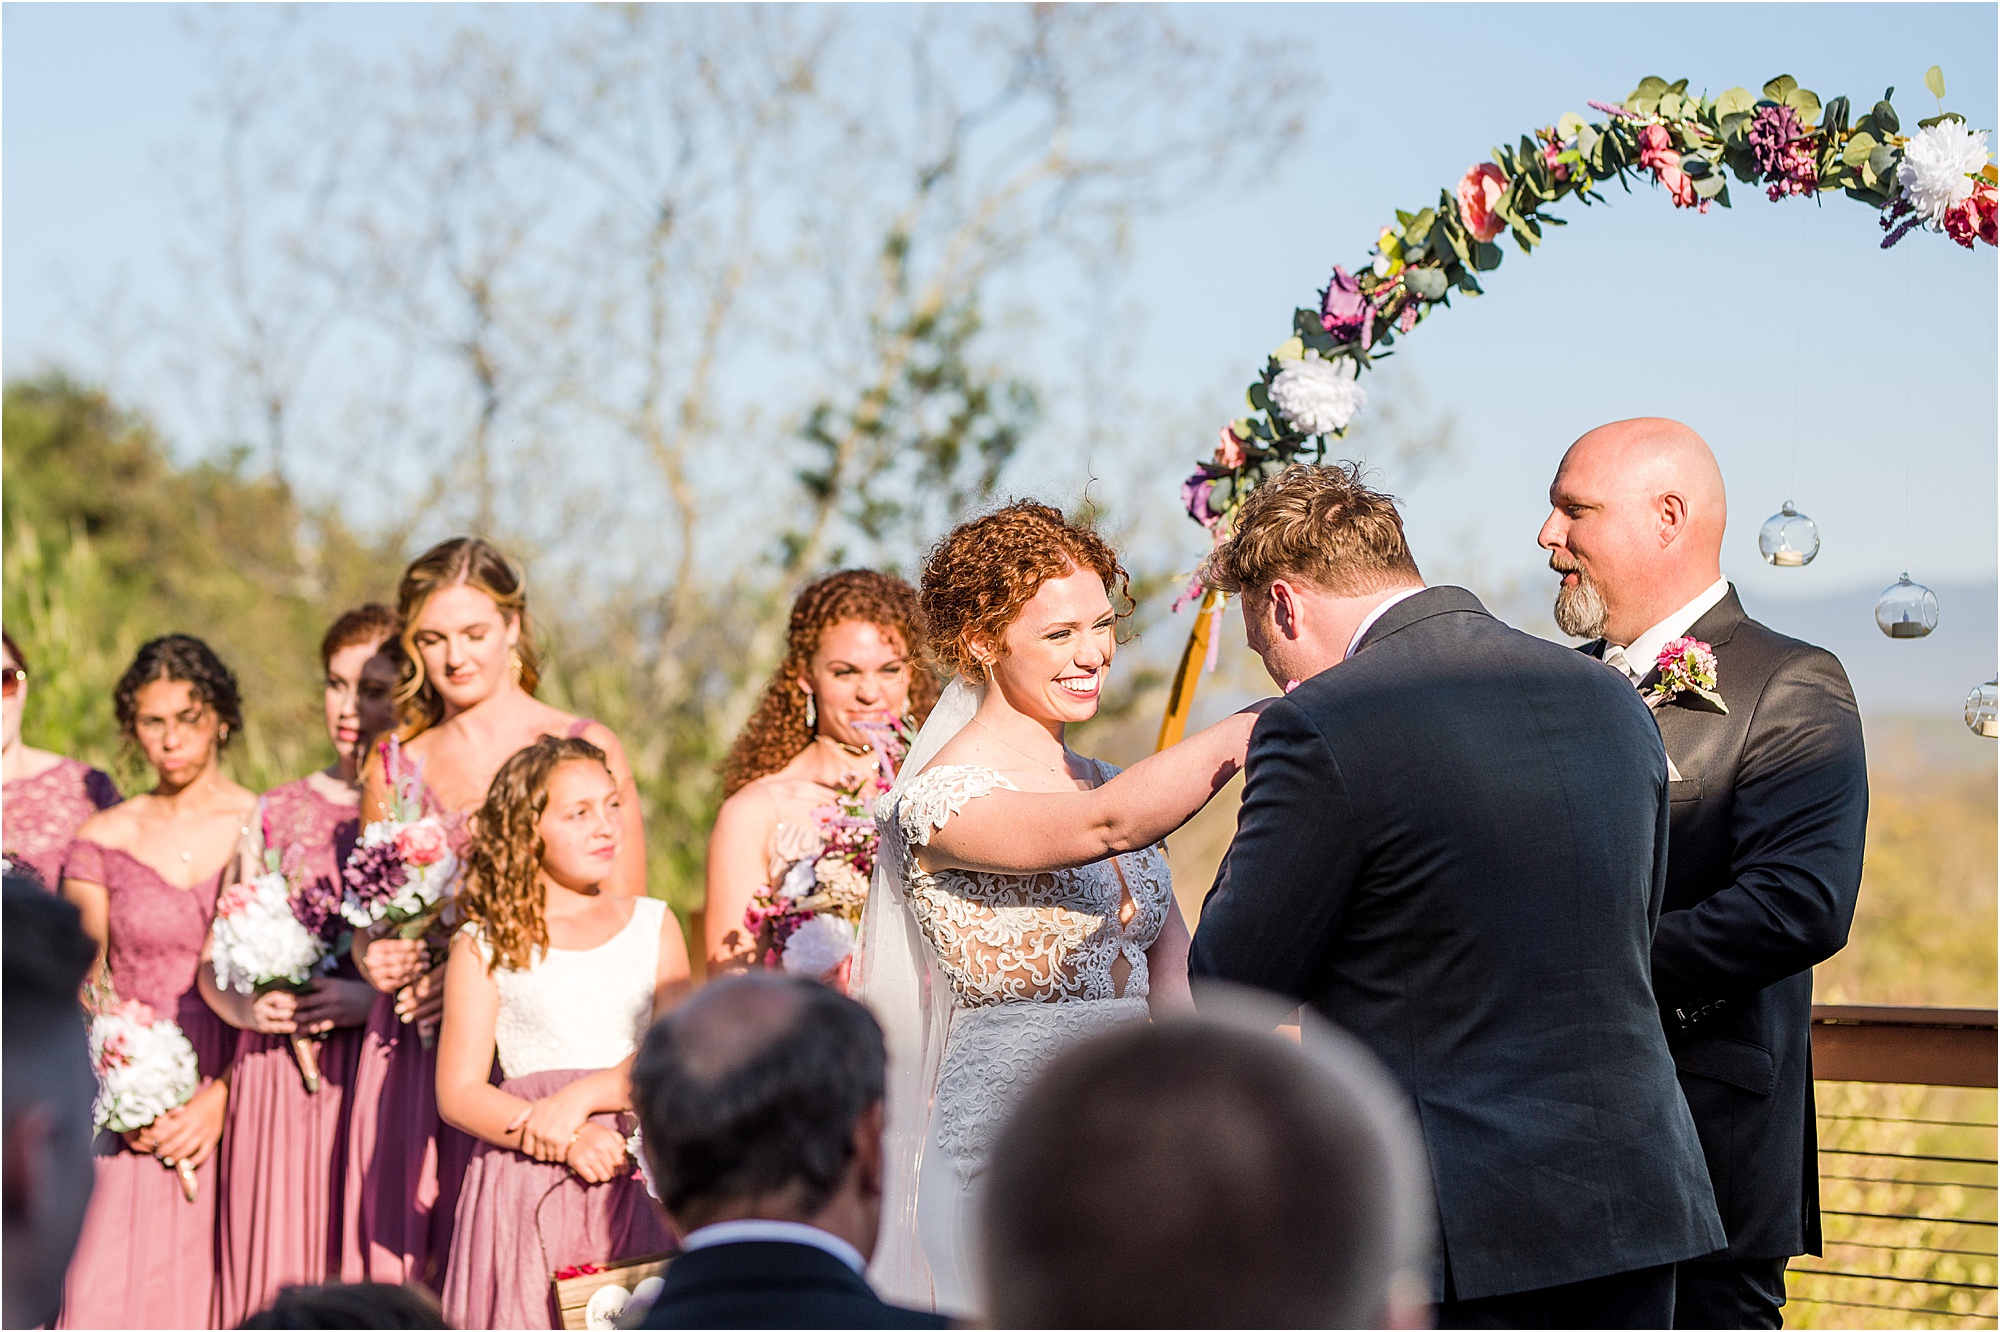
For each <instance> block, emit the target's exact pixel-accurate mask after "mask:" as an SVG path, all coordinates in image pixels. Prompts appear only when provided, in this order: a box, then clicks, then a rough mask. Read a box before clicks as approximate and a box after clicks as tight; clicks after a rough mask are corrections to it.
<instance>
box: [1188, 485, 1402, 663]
mask: <svg viewBox="0 0 2000 1332" xmlns="http://www.w3.org/2000/svg"><path fill="white" fill-rule="evenodd" d="M1201 576H1202V581H1203V582H1205V583H1206V584H1207V585H1208V586H1210V587H1212V588H1215V589H1217V590H1219V591H1223V592H1228V593H1232V594H1234V595H1236V596H1237V597H1238V598H1239V599H1240V600H1241V601H1242V603H1243V629H1244V634H1245V636H1246V637H1247V639H1248V640H1249V644H1250V650H1251V651H1253V652H1255V653H1256V654H1257V655H1258V656H1259V657H1261V658H1263V661H1264V669H1265V670H1267V671H1269V672H1270V673H1271V678H1272V679H1273V680H1274V681H1276V682H1277V683H1278V684H1279V685H1280V686H1281V687H1282V688H1284V689H1286V690H1287V691H1289V690H1290V689H1291V688H1292V686H1294V685H1296V684H1298V683H1300V682H1301V681H1304V680H1308V679H1311V678H1312V677H1313V676H1315V675H1318V674H1319V673H1320V672H1321V671H1323V670H1326V669H1327V668H1328V667H1330V666H1335V665H1338V664H1339V663H1340V662H1341V661H1343V660H1345V659H1346V658H1347V657H1348V656H1349V655H1351V654H1352V652H1353V650H1354V647H1355V646H1356V644H1358V643H1359V642H1360V640H1361V636H1362V634H1363V633H1364V632H1366V630H1367V629H1368V627H1369V626H1370V625H1371V624H1373V623H1374V621H1375V619H1376V618H1377V617H1378V616H1379V615H1380V614H1381V612H1382V611H1384V610H1386V609H1387V608H1388V607H1389V606H1390V605H1392V604H1394V603H1395V602H1396V601H1400V600H1401V599H1402V598H1404V597H1407V596H1412V595H1414V594H1415V593H1417V592H1420V591H1422V590H1423V587H1424V580H1423V575H1422V574H1421V573H1419V572H1418V570H1417V562H1416V560H1415V559H1414V558H1413V557H1412V556H1411V555H1410V547H1409V543H1408V542H1407V541H1406V540H1404V537H1403V520H1402V517H1401V515H1399V514H1398V513H1397V512H1396V501H1395V500H1394V499H1393V498H1392V497H1390V496H1388V495H1385V494H1383V493H1381V492H1380V491H1376V490H1371V489H1369V488H1368V487H1367V486H1365V485H1363V484H1362V482H1361V467H1360V464H1358V463H1337V464H1333V465H1329V466H1312V465H1308V464H1304V463H1296V464H1293V465H1292V466H1290V467H1287V468H1286V469H1285V470H1284V471H1282V472H1280V473H1278V474H1277V475H1276V476H1275V477H1273V478H1271V479H1270V480H1269V481H1266V482H1265V483H1264V484H1263V485H1261V486H1258V487H1257V488H1256V490H1254V491H1252V492H1251V494H1250V498H1249V499H1247V500H1245V501H1244V502H1243V507H1242V508H1241V509H1240V510H1238V512H1237V516H1236V528H1235V531H1234V532H1233V533H1232V534H1231V535H1230V536H1229V538H1228V539H1227V540H1225V541H1223V542H1222V543H1221V544H1220V545H1218V546H1217V547H1216V548H1215V550H1214V552H1213V553H1211V554H1210V555H1209V557H1208V560H1207V562H1206V563H1205V564H1204V565H1203V566H1202V575H1201Z"/></svg>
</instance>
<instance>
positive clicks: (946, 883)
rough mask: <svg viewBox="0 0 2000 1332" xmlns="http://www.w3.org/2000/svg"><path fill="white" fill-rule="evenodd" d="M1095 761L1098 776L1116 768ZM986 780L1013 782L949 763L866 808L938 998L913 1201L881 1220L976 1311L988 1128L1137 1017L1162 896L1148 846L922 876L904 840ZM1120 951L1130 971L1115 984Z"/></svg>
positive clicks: (939, 1289)
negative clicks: (893, 868)
mask: <svg viewBox="0 0 2000 1332" xmlns="http://www.w3.org/2000/svg"><path fill="white" fill-rule="evenodd" d="M1093 762H1095V761H1094V760H1093ZM1097 768H1098V780H1099V781H1100V782H1103V781H1106V780H1109V778H1110V777H1111V776H1112V775H1114V774H1115V773H1116V772H1117V771H1118V770H1117V769H1116V768H1114V767H1112V766H1111V765H1109V764H1106V763H1098V764H1097ZM1000 787H1005V788H1007V789H1010V790H1011V789H1015V788H1014V786H1013V783H1011V782H1009V781H1008V780H1007V778H1006V777H1004V776H1002V775H1001V774H1000V773H998V772H996V771H994V770H993V769H991V768H985V767H975V766H971V765H966V764H947V765H942V766H938V767H934V768H930V769H928V770H926V771H924V772H922V773H921V774H919V775H918V776H916V777H914V778H912V779H911V780H909V781H908V782H906V783H903V784H902V785H901V787H900V788H899V790H898V791H897V792H896V793H895V795H894V796H893V797H892V798H891V799H892V801H893V803H890V802H889V801H885V803H887V804H888V805H889V807H888V808H887V809H878V810H877V819H878V822H879V823H880V824H881V825H882V826H883V829H884V831H885V832H893V833H894V834H896V835H897V836H898V838H899V840H900V841H901V842H902V843H903V846H904V854H903V856H902V858H901V871H902V873H901V878H902V882H901V884H900V887H901V888H902V890H903V892H902V894H901V895H902V897H903V898H904V903H903V906H904V909H906V910H907V911H908V913H909V915H910V917H912V918H913V919H914V922H915V925H916V926H917V928H918V930H919V931H920V932H921V935H922V940H923V943H924V944H925V945H927V950H926V951H927V952H928V954H929V956H928V957H926V958H924V959H923V962H924V963H925V964H926V965H927V966H928V967H930V968H931V969H932V972H931V974H932V975H933V976H934V977H936V978H939V979H941V981H942V983H943V987H944V988H945V989H946V991H947V992H948V996H949V1007H948V1010H945V1011H946V1013H947V1016H946V1020H945V1021H944V1022H943V1023H942V1024H940V1025H942V1027H943V1035H942V1042H941V1054H940V1056H939V1057H938V1062H937V1066H936V1075H935V1084H934V1088H933V1091H932V1096H931V1098H930V1105H929V1114H928V1116H927V1119H928V1132H927V1133H926V1134H924V1135H923V1137H924V1147H923V1150H922V1152H921V1155H920V1158H919V1160H918V1163H917V1168H916V1171H915V1187H916V1199H915V1206H914V1208H913V1209H910V1208H903V1209H900V1218H899V1208H898V1206H897V1200H896V1199H895V1198H893V1197H891V1198H890V1199H889V1200H888V1201H889V1206H888V1208H887V1209H885V1213H886V1215H885V1225H886V1226H894V1225H897V1224H899V1222H900V1224H904V1225H908V1224H910V1223H911V1222H912V1221H913V1222H914V1225H915V1229H916V1232H917V1235H916V1238H917V1241H918V1243H920V1245H921V1249H922V1254H923V1257H924V1258H925V1259H927V1265H928V1267H929V1276H930V1285H931V1291H932V1295H933V1299H934V1302H935V1307H936V1308H938V1309H939V1310H940V1311H943V1312H947V1313H957V1314H969V1313H972V1312H974V1310H975V1309H976V1308H977V1292H976V1273H977V1268H976V1254H977V1243H976V1235H975V1233H974V1222H975V1215H976V1214H975V1209H976V1199H977V1196H978V1193H979V1187H980V1184H981V1175H982V1172H983V1171H984V1168H985V1164H986V1160H987V1156H988V1153H989V1152H990V1151H991V1149H992V1145H993V1140H994V1138H995V1136H996V1135H997V1134H998V1132H999V1130H1000V1128H1001V1125H1002V1124H1003V1123H1004V1122H1005V1120H1006V1118H1007V1114H1008V1112H1009V1111H1010V1110H1011V1109H1012V1108H1013V1107H1014V1105H1015V1103H1016V1102H1017V1101H1018V1100H1019V1098H1020V1096H1021V1094H1022V1092H1023V1091H1024V1090H1025V1089H1026V1087H1027V1085H1028V1083H1029V1082H1031V1081H1032V1080H1033V1078H1034V1077H1035V1075H1036V1074H1037V1073H1039V1072H1040V1071H1041V1070H1042V1069H1043V1068H1045V1067H1046V1066H1047V1065H1048V1063H1049V1062H1050V1061H1051V1060H1052V1059H1053V1058H1054V1057H1055V1056H1056V1054H1057V1053H1059V1052H1060V1051H1061V1050H1062V1049H1063V1048H1064V1047H1065V1046H1067V1045H1069V1044H1070V1043H1071V1042H1074V1041H1076V1040H1077V1039H1079V1038H1080V1037H1083V1036H1086V1035H1089V1034H1090V1033H1092V1032H1097V1031H1101V1030H1103V1029H1105V1028H1107V1027H1110V1026H1113V1025H1115V1024H1117V1023H1121V1022H1132V1021H1139V1020H1143V1019H1144V1018H1145V1017H1146V1016H1147V1004H1146V999H1147V993H1148V988H1149V987H1148V984H1147V980H1148V978H1147V972H1146V950H1147V949H1148V948H1150V947H1151V946H1152V945H1153V943H1154V941H1155V940H1157V939H1158V938H1159V935H1160V930H1161V928H1162V926H1163V925H1164V924H1165V923H1166V920H1167V914H1168V912H1169V910H1170V909H1171V906H1172V901H1173V884H1172V880H1171V878H1170V876H1169V875H1168V872H1167V865H1166V858H1165V856H1164V855H1163V854H1162V853H1161V851H1160V850H1159V849H1158V848H1157V847H1149V848H1147V849H1146V850H1144V851H1137V852H1128V853H1126V854H1125V855H1122V856H1117V857H1113V858H1111V859H1108V860H1102V861H1098V862H1096V863H1094V864H1090V865H1085V866H1083V867H1081V868H1078V869H1062V870H1052V871H1048V872H1044V873H1039V874H983V873H972V872H968V871H965V870H955V869H954V870H941V871H939V872H938V873H935V874H931V873H927V872H925V871H924V869H923V868H922V867H921V866H920V865H918V863H917V860H916V856H915V854H914V849H915V848H917V847H920V846H924V845H926V844H927V843H928V842H929V841H930V839H931V836H932V834H933V833H935V832H936V831H937V830H938V829H940V828H942V827H944V825H945V824H946V822H947V821H949V820H950V819H951V817H952V816H953V815H954V814H956V813H957V812H958V811H959V810H961V809H963V808H964V807H965V805H966V804H967V803H968V802H969V801H973V800H977V799H979V798H980V797H981V796H984V795H986V794H988V793H989V792H991V791H993V790H994V789H996V788H1000ZM1121 959H1122V960H1123V961H1124V962H1125V963H1126V964H1127V965H1128V966H1129V968H1130V970H1129V972H1128V973H1127V974H1126V975H1125V977H1124V983H1123V985H1122V987H1121V986H1120V985H1119V983H1118V977H1117V971H1116V968H1117V964H1118V963H1119V961H1120V960H1121ZM940 998H942V996H940ZM940 1007H941V1008H942V1004H941V1005H940ZM891 1191H892V1193H893V1191H894V1185H893V1182H892V1186H891ZM895 1293H896V1294H898V1295H901V1296H902V1297H903V1298H905V1299H909V1298H912V1297H919V1298H920V1296H921V1292H919V1291H912V1290H909V1289H903V1290H898V1291H896V1292H895Z"/></svg>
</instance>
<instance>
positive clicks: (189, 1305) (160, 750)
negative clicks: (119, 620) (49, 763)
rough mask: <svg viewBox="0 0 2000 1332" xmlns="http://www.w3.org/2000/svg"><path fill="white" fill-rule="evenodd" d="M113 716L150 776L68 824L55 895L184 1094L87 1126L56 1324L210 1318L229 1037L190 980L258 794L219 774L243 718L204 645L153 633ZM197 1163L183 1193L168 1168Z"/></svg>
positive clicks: (159, 1323) (153, 1323) (121, 686)
mask: <svg viewBox="0 0 2000 1332" xmlns="http://www.w3.org/2000/svg"><path fill="white" fill-rule="evenodd" d="M115 700H116V705H117V712H118V725H119V729H120V730H122V731H123V732H124V733H125V735H126V737H127V738H128V739H130V740H132V741H135V742H136V743H137V744H138V745H139V748H140V749H141V750H142V751H143V752H144V754H145V756H146V761H147V762H148V763H149V764H151V765H152V768H153V771H154V773H155V774H156V776H157V778H158V781H157V784H156V785H155V786H154V788H153V789H152V791H150V792H148V793H147V794H145V795H139V796H134V797H132V798H131V799H130V800H127V801H125V802H124V803H123V804H120V805H114V806H112V807H111V808H110V809H107V810H105V811H103V812H102V813H99V814H96V815H94V816H92V818H91V819H90V820H89V821H88V822H87V823H85V824H84V825H83V827H81V828H79V829H78V830H77V835H76V841H75V843H74V844H73V845H72V846H71V847H70V852H69V862H68V865H67V866H66V868H65V871H64V876H63V894H64V896H66V897H68V898H69V900H70V901H72V902H74V903H75V904H76V905H77V907H78V908H79V909H80V910H81V911H82V912H83V924H84V929H85V930H86V931H88V932H89V934H90V936H91V937H92V938H93V939H95V940H97V943H98V946H99V948H100V949H101V950H102V952H101V960H100V964H99V966H100V972H99V977H100V980H101V981H103V982H108V983H109V985H110V987H111V989H112V990H113V992H114V993H115V994H116V995H117V997H118V998H119V999H121V1000H128V999H137V1000H140V1001H142V1002H144V1003H147V1004H150V1005H151V1006H152V1008H153V1010H154V1011H155V1012H156V1013H159V1014H161V1015H162V1016H171V1017H172V1018H174V1019H175V1020H176V1021H177V1022H179V1023H180V1025H181V1029H182V1030H183V1031H185V1032H186V1033H187V1036H188V1039H189V1040H190V1041H191V1042H193V1044H194V1047H195V1051H196V1053H197V1055H198V1056H199V1057H200V1061H201V1074H202V1078H203V1085H202V1086H201V1088H200V1090H198V1091H196V1092H195V1094H194V1097H193V1099H191V1100H190V1101H188V1102H187V1104H185V1105H183V1106H181V1107H179V1108H178V1109H175V1110H170V1111H168V1112H167V1113H166V1114H164V1115H162V1116H161V1117H160V1118H159V1119H157V1120H155V1121H154V1122H153V1123H152V1124H150V1125H148V1126H147V1127H146V1128H144V1129H140V1130H138V1131H136V1132H132V1133H127V1134H124V1135H122V1136H121V1135H117V1134H111V1133H103V1134H99V1135H98V1144H97V1153H98V1155H97V1188H96V1191H95V1192H94V1193H92V1194H91V1198H90V1210H89V1212H88V1213H87V1214H86V1215H85V1217H84V1223H83V1236H82V1238H81V1239H80V1240H79V1241H78V1243H77V1249H76V1257H75V1258H74V1259H73V1260H72V1261H71V1263H70V1268H69V1277H68V1279H67V1281H66V1283H65V1285H64V1295H63V1313H62V1318H61V1320H60V1322H59V1326H62V1327H212V1326H214V1325H215V1324H214V1323H213V1321H212V1319H213V1300H214V1293H215V1215H216V1195H217V1192H218V1189H217V1185H216V1170H215V1165H214V1161H213V1156H214V1153H215V1148H216V1143H217V1141H218V1140H219V1139H220V1138H221V1137H222V1127H223V1122H224V1118H225V1116H226V1114H227V1111H228V1102H229V1082H228V1067H229V1056H230V1054H231V1052H232V1051H233V1050H234V1048H235V1033H234V1032H232V1031H230V1030H229V1028H228V1027H226V1026H224V1025H223V1024H222V1022H221V1020H220V1019H218V1018H217V1017H216V1016H215V1014H214V1013H212V1012H210V1011H209V1009H208V1006H207V1005H206V1004H204V1003H203V1002H202V1000H201V995H200V994H199V993H198V992H197V990H196V986H195V972H196V970H197V969H198V968H199V966H200V961H201V954H202V948H203V945H204V943H205V942H206V940H207V938H208V927H209V922H210V920H211V919H212V918H213V917H214V915H215V895H216V890H217V887H218V885H219V884H220V882H221V879H222V872H223V870H224V869H225V868H226V867H227V866H228V865H229V863H230V862H231V860H232V859H233V857H234V854H235V851H236V848H237V844H238V841H239V839H240V838H243V837H246V836H248V835H249V823H250V816H251V811H252V809H253V808H254V807H255V805H256V798H255V797H254V796H252V795H251V794H250V792H248V791H246V790H244V789H243V788H242V787H240V786H238V785H237V784H236V783H235V782H232V781H230V780H229V779H228V778H227V777H224V776H223V775H222V769H221V757H222V750H223V747H224V746H225V745H227V744H228V743H229V741H230V739H231V738H232V737H233V736H234V735H235V734H236V733H237V732H239V731H241V730H242V729H243V713H242V706H241V703H240V701H239V699H238V697H237V689H236V677H235V676H234V675H232V674H231V673H230V671H229V668H228V667H227V666H224V665H223V664H222V662H221V661H220V660H218V659H217V658H216V655H215V653H214V652H212V651H211V650H210V649H209V647H208V645H207V644H206V643H204V642H202V641H201V640H200V639H198V638H190V637H188V636H186V635H185V634H170V635H168V636H167V637H165V638H156V639H154V640H153V641H152V642H150V643H147V644H146V645H145V646H144V647H141V648H140V649H139V653H138V655H137V656H136V657H135V658H134V659H133V661H132V664H131V666H130V667H128V668H127V669H126V671H125V675H124V677H123V678H122V679H120V680H119V682H118V689H117V693H116V695H115ZM177 1161H185V1162H187V1163H189V1164H190V1165H192V1166H193V1167H194V1168H195V1179H196V1181H197V1187H198V1192H197V1193H196V1195H195V1199H194V1201H192V1202H190V1201H188V1200H187V1198H186V1197H185V1196H184V1195H183V1194H182V1192H181V1181H180V1179H179V1177H178V1176H177V1175H176V1174H175V1173H174V1171H173V1170H172V1169H170V1168H168V1163H170V1162H177Z"/></svg>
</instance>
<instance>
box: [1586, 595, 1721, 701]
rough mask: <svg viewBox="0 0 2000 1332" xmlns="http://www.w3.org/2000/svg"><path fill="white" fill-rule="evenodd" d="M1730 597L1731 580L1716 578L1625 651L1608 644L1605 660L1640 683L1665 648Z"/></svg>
mask: <svg viewBox="0 0 2000 1332" xmlns="http://www.w3.org/2000/svg"><path fill="white" fill-rule="evenodd" d="M1728 595H1729V580H1728V579H1727V578H1718V579H1716V580H1715V581H1714V582H1713V583H1710V584H1709V585H1708V586H1707V587H1705V588H1703V589H1702V592H1701V595H1700V596H1698V597H1696V598H1695V599H1694V600H1693V601H1690V602H1689V603H1688V604H1687V605H1685V606H1683V607H1681V608H1680V609H1679V610H1677V611H1675V612H1674V613H1673V614H1672V615H1669V616H1668V617H1667V618H1666V619H1664V620H1661V621H1660V622H1659V623H1658V624H1656V625H1654V626H1653V627H1652V628H1651V629H1648V630H1647V631H1646V632H1645V633H1643V634H1640V635H1639V636H1638V637H1637V638H1635V639H1633V640H1632V641H1631V642H1630V643H1628V644H1626V645H1625V646H1623V647H1622V648H1621V647H1619V646H1617V645H1615V644H1613V643H1611V642H1610V641H1608V640H1607V641H1606V642H1605V645H1604V660H1605V661H1606V662H1608V663H1610V664H1611V665H1612V666H1616V667H1618V668H1619V669H1620V670H1622V671H1624V672H1625V675H1626V677H1627V678H1628V679H1630V680H1631V681H1632V683H1633V684H1635V685H1636V684H1638V683H1639V681H1641V680H1643V679H1645V678H1646V676H1647V674H1648V673H1649V672H1650V671H1651V670H1652V669H1653V665H1654V663H1655V662H1656V661H1657V660H1658V659H1659V656H1660V649H1661V648H1663V647H1665V646H1666V645H1667V644H1669V643H1671V642H1673V641H1674V640H1675V639H1676V638H1683V637H1685V636H1686V635H1687V631H1688V630H1690V629H1692V628H1694V622H1695V621H1696V620H1699V619H1700V618H1701V617H1702V616H1704V615H1706V614H1708V613H1709V611H1711V610H1713V609H1714V608H1715V605H1716V603H1717V602H1719V601H1721V600H1722V599H1723V598H1724V597H1726V596H1728ZM1613 654H1616V655H1615V656H1614V655H1613ZM1621 662H1622V663H1623V664H1622V665H1621Z"/></svg>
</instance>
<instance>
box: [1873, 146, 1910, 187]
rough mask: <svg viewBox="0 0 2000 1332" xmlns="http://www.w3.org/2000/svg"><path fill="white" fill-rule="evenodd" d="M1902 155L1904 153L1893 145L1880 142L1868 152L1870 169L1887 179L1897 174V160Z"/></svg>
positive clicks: (1881, 177)
mask: <svg viewBox="0 0 2000 1332" xmlns="http://www.w3.org/2000/svg"><path fill="white" fill-rule="evenodd" d="M1900 157H1902V154H1901V153H1899V152H1897V151H1896V149H1895V148H1894V147H1892V146H1891V145H1889V144H1886V143H1884V144H1878V145H1877V146H1876V147H1875V148H1873V149H1872V150H1870V152H1869V154H1868V169H1869V170H1870V171H1872V172H1874V173H1875V175H1876V176H1877V177H1879V178H1880V179H1882V180H1887V179H1889V178H1890V177H1891V176H1893V175H1895V174H1896V162H1897V160H1898V159H1899V158H1900Z"/></svg>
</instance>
